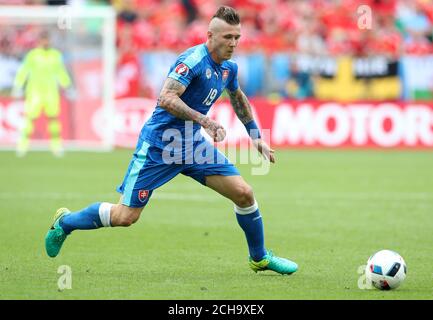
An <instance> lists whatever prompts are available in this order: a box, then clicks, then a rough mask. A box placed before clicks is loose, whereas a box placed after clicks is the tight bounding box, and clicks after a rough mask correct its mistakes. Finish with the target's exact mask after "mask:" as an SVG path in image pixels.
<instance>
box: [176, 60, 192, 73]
mask: <svg viewBox="0 0 433 320" xmlns="http://www.w3.org/2000/svg"><path fill="white" fill-rule="evenodd" d="M175 72H176V73H178V74H180V75H181V76H186V75H187V74H188V72H189V68H188V66H187V65H186V64H184V63H181V64H178V65H177V67H176V69H175Z"/></svg>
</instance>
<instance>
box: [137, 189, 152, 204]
mask: <svg viewBox="0 0 433 320" xmlns="http://www.w3.org/2000/svg"><path fill="white" fill-rule="evenodd" d="M148 196H149V190H139V191H138V200H140V202H144V201H146V199H147V197H148Z"/></svg>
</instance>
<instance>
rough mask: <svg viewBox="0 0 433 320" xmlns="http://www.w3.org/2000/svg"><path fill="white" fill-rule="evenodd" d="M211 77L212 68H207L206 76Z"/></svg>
mask: <svg viewBox="0 0 433 320" xmlns="http://www.w3.org/2000/svg"><path fill="white" fill-rule="evenodd" d="M210 77H212V71H210V69H209V68H208V69H206V78H208V79H210Z"/></svg>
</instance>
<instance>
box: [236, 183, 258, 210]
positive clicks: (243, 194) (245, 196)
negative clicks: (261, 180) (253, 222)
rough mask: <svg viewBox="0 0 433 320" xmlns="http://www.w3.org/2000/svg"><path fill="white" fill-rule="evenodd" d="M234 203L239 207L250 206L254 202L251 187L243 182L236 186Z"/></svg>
mask: <svg viewBox="0 0 433 320" xmlns="http://www.w3.org/2000/svg"><path fill="white" fill-rule="evenodd" d="M235 203H236V205H237V206H239V207H241V208H245V207H250V206H252V205H253V204H254V193H253V188H251V187H250V186H249V185H248V184H243V185H241V186H239V187H238V188H237V192H236V200H235Z"/></svg>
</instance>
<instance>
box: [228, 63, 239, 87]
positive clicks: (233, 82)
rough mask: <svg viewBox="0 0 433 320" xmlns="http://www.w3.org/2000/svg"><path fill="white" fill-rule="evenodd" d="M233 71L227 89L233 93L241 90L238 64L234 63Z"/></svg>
mask: <svg viewBox="0 0 433 320" xmlns="http://www.w3.org/2000/svg"><path fill="white" fill-rule="evenodd" d="M231 70H232V72H231V77H230V78H229V82H228V83H227V86H226V88H227V89H229V90H230V91H232V92H233V91H236V90H238V88H239V83H238V65H237V64H236V63H233V64H232V67H231Z"/></svg>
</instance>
